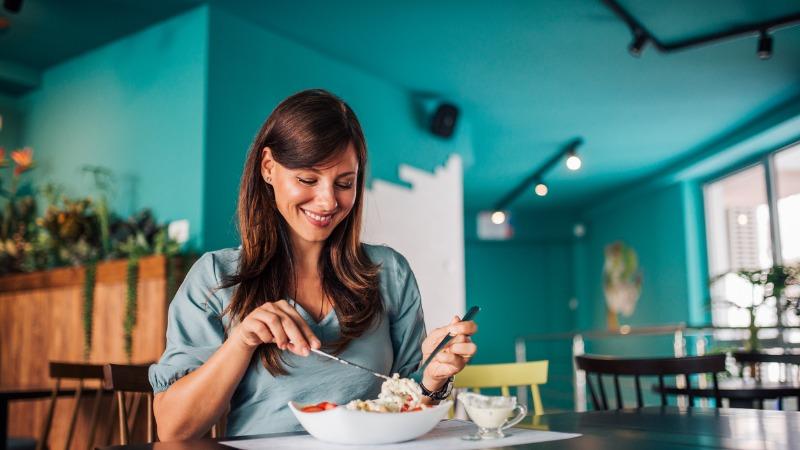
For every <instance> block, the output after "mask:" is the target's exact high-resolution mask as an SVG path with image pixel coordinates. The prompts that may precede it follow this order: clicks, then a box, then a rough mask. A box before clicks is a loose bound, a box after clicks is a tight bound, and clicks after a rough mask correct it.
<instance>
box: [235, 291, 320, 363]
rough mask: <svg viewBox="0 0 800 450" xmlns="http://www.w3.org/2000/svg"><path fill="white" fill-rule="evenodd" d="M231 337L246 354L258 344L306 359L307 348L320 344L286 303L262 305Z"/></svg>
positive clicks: (295, 311)
mask: <svg viewBox="0 0 800 450" xmlns="http://www.w3.org/2000/svg"><path fill="white" fill-rule="evenodd" d="M231 336H232V337H233V338H234V339H238V342H239V343H240V344H241V345H243V346H244V348H245V349H247V350H248V351H253V350H255V349H256V347H258V346H259V345H261V344H275V345H277V346H278V348H279V349H281V350H289V351H290V352H292V353H295V354H297V355H300V356H308V354H309V348H320V346H321V345H322V343H321V342H320V340H319V339H318V338H317V337H316V336H315V335H314V332H313V331H311V327H309V326H308V324H307V323H306V321H305V320H303V318H302V317H301V316H300V314H298V313H297V310H295V309H294V308H293V307H292V305H290V304H289V303H288V302H287V301H286V300H278V301H276V302H270V303H265V304H263V305H261V306H260V307H258V308H256V309H254V310H253V312H251V313H250V314H248V315H247V317H245V318H244V320H243V321H242V322H241V323H240V324H238V325H236V327H234V329H233V332H232V333H231Z"/></svg>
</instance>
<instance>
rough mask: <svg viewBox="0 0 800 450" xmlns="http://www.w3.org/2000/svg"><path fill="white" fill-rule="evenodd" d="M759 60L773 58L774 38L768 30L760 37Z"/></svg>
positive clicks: (762, 32) (761, 33) (763, 31)
mask: <svg viewBox="0 0 800 450" xmlns="http://www.w3.org/2000/svg"><path fill="white" fill-rule="evenodd" d="M756 54H757V55H758V57H759V58H761V59H769V58H770V56H772V36H770V35H769V34H768V33H767V31H766V30H761V32H760V33H759V37H758V52H756Z"/></svg>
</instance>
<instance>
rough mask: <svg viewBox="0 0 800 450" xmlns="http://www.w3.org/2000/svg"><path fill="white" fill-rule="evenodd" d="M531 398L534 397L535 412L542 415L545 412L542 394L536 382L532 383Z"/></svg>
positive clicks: (536, 414)
mask: <svg viewBox="0 0 800 450" xmlns="http://www.w3.org/2000/svg"><path fill="white" fill-rule="evenodd" d="M531 398H532V399H533V414H534V415H535V416H541V415H542V414H544V406H542V395H541V393H540V392H539V386H538V385H536V384H532V385H531Z"/></svg>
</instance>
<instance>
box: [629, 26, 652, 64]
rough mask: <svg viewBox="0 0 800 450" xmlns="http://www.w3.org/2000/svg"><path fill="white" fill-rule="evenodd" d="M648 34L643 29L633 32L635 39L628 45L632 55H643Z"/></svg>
mask: <svg viewBox="0 0 800 450" xmlns="http://www.w3.org/2000/svg"><path fill="white" fill-rule="evenodd" d="M647 40H648V38H647V35H646V34H644V32H643V31H642V30H636V31H634V33H633V41H631V44H630V45H629V46H628V52H629V53H630V54H631V56H635V57H636V58H638V57H639V56H641V55H642V49H643V48H644V46H645V44H647Z"/></svg>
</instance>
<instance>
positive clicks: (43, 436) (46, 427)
mask: <svg viewBox="0 0 800 450" xmlns="http://www.w3.org/2000/svg"><path fill="white" fill-rule="evenodd" d="M59 390H61V378H56V385H55V387H53V393H52V394H51V396H50V405H49V406H48V407H47V415H45V417H44V423H43V424H42V432H41V433H39V441H38V442H37V443H36V450H44V449H45V448H46V447H47V441H48V439H49V438H50V427H51V426H52V425H53V413H54V412H55V410H56V399H58V391H59Z"/></svg>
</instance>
